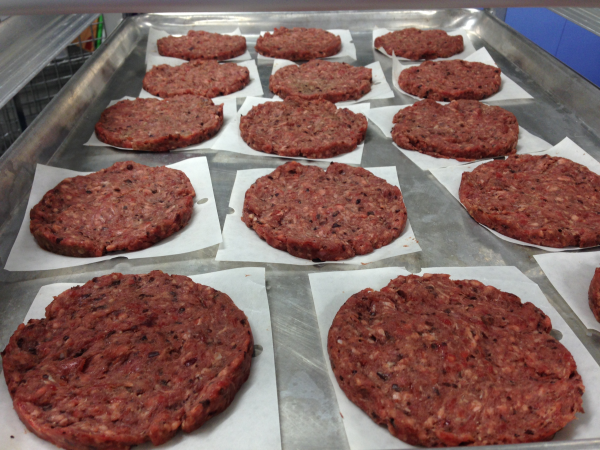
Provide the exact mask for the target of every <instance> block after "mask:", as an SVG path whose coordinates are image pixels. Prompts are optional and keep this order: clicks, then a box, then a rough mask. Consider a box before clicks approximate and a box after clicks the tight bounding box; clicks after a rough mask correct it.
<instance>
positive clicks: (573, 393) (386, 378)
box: [327, 274, 584, 447]
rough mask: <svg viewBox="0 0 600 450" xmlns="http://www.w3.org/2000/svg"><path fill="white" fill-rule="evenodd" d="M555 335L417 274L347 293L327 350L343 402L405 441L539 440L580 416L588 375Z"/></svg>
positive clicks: (494, 295)
mask: <svg viewBox="0 0 600 450" xmlns="http://www.w3.org/2000/svg"><path fill="white" fill-rule="evenodd" d="M551 329H552V325H551V322H550V319H549V318H548V317H547V316H546V315H545V314H544V313H543V312H542V311H541V310H540V309H538V308H536V307H535V306H534V305H532V304H531V303H521V301H520V299H519V298H518V297H517V296H515V295H512V294H508V293H506V292H502V291H499V290H498V289H496V288H494V287H492V286H485V285H484V284H482V283H480V282H479V281H475V280H462V281H452V280H450V278H449V276H448V275H431V274H425V275H424V276H423V277H419V276H415V275H410V276H408V277H404V276H400V277H398V278H396V279H394V280H392V281H391V282H390V284H388V286H386V287H385V288H383V289H382V290H381V291H373V290H371V289H365V290H363V291H361V292H359V293H357V294H355V295H353V296H352V297H350V298H349V299H348V300H347V301H346V303H345V304H344V305H343V306H342V307H341V308H340V310H339V311H338V313H337V315H336V316H335V318H334V320H333V323H332V325H331V328H330V330H329V336H328V340H327V348H328V351H329V357H330V359H331V366H332V369H333V372H334V374H335V377H336V379H337V381H338V383H339V385H340V387H341V388H342V390H343V391H344V393H345V394H346V395H347V396H348V398H349V399H350V400H351V401H352V402H354V403H355V404H356V405H357V406H358V407H360V408H361V409H362V410H363V411H365V412H366V413H367V414H368V415H369V417H370V418H371V419H373V421H375V422H376V423H378V424H380V425H383V426H385V427H387V428H388V430H389V432H390V433H391V434H392V435H394V436H396V437H397V438H398V439H401V440H402V441H404V442H407V443H409V444H411V445H418V446H425V447H454V446H465V445H493V444H512V443H520V442H536V441H545V440H548V439H551V438H552V436H553V435H554V433H556V432H557V431H558V430H560V429H561V428H563V427H564V426H565V425H567V423H569V422H570V421H572V420H573V419H575V413H576V412H583V408H582V395H583V390H584V386H583V383H582V381H581V376H580V375H579V374H578V373H577V366H576V364H575V361H574V360H573V357H572V356H571V354H570V353H569V351H568V350H567V349H566V348H565V347H563V346H562V345H561V343H560V342H558V341H557V340H556V339H554V338H553V337H552V336H551V335H550V334H549V332H550V330H551Z"/></svg>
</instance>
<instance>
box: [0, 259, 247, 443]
mask: <svg viewBox="0 0 600 450" xmlns="http://www.w3.org/2000/svg"><path fill="white" fill-rule="evenodd" d="M252 352H253V341H252V332H251V330H250V325H249V324H248V320H247V318H246V316H245V315H244V313H243V312H242V311H240V310H239V309H238V308H237V307H236V306H235V305H234V303H233V302H232V301H231V299H230V298H229V297H228V296H227V295H226V294H223V293H222V292H219V291H216V290H214V289H212V288H210V287H208V286H203V285H201V284H196V283H194V282H193V281H192V280H191V279H189V278H188V277H184V276H180V275H167V274H165V273H163V272H160V271H158V270H157V271H154V272H150V273H149V274H147V275H122V274H120V273H113V274H111V275H105V276H103V277H98V278H94V279H93V280H91V281H88V282H87V283H86V284H84V285H83V286H78V287H74V288H72V289H69V290H68V291H65V292H63V293H62V294H60V295H58V296H57V297H54V301H53V302H52V303H51V304H50V305H49V306H48V307H47V308H46V317H45V318H44V319H41V320H37V319H32V320H30V321H29V322H28V323H27V325H24V324H21V325H19V327H18V328H17V331H15V333H14V334H13V335H12V337H11V338H10V341H9V343H8V345H7V346H6V348H5V349H4V351H3V352H2V364H3V368H4V377H5V378H6V384H7V385H8V389H9V392H10V395H11V397H12V399H13V406H14V409H15V411H16V412H17V414H18V415H19V418H20V419H21V421H22V422H23V423H24V424H25V425H26V426H27V428H28V429H29V430H30V431H31V432H33V433H35V434H36V435H37V436H39V437H40V438H42V439H45V440H47V441H50V442H52V443H53V444H55V445H57V446H59V447H62V448H66V449H69V450H90V449H96V450H126V449H129V448H131V446H134V445H139V444H142V443H144V442H146V441H152V443H153V444H154V445H160V444H162V443H164V442H166V441H168V440H169V439H171V438H172V437H173V436H174V435H175V433H177V431H178V430H179V429H180V428H181V429H182V430H183V431H185V432H188V433H189V432H191V431H194V430H195V429H197V428H198V427H200V426H201V425H202V424H203V423H204V422H206V421H207V420H208V419H209V418H210V417H212V416H214V415H215V414H218V413H220V412H221V411H223V410H224V409H225V408H227V406H228V405H229V404H230V403H231V401H232V400H233V397H234V395H235V394H236V392H237V391H238V390H239V389H240V387H241V386H242V384H243V383H244V382H245V381H246V380H247V378H248V374H249V372H250V363H251V358H252Z"/></svg>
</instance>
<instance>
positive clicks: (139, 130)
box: [96, 95, 223, 152]
mask: <svg viewBox="0 0 600 450" xmlns="http://www.w3.org/2000/svg"><path fill="white" fill-rule="evenodd" d="M221 125H223V105H219V106H216V105H215V104H214V103H213V102H212V101H211V100H210V99H208V98H204V97H198V96H196V95H180V96H177V97H173V98H168V99H166V100H158V99H154V98H136V99H135V100H123V101H120V102H119V103H117V104H115V105H113V106H110V107H109V108H107V109H105V110H104V112H103V113H102V115H101V116H100V121H99V122H98V123H97V124H96V136H97V137H98V139H100V140H101V141H102V142H106V143H107V144H110V145H114V146H115V147H121V148H131V149H133V150H145V151H150V152H166V151H169V150H172V149H174V148H182V147H187V146H188V145H193V144H198V143H199V142H203V141H206V140H207V139H210V138H211V137H212V136H214V135H215V134H217V132H218V131H219V130H220V129H221Z"/></svg>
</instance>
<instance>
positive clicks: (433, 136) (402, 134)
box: [392, 100, 519, 161]
mask: <svg viewBox="0 0 600 450" xmlns="http://www.w3.org/2000/svg"><path fill="white" fill-rule="evenodd" d="M394 124H395V125H394V128H393V129H392V139H393V140H394V142H395V143H396V144H398V146H400V147H402V148H404V149H407V150H416V151H418V152H421V153H425V154H426V155H429V156H435V157H436V158H454V159H457V160H459V161H473V160H475V159H482V158H493V157H496V156H504V155H509V154H511V153H516V151H517V140H518V138H519V124H518V123H517V118H516V117H515V115H514V114H513V113H511V112H509V111H506V110H505V109H502V108H500V107H499V106H488V105H484V104H483V103H479V102H478V101H477V100H454V101H452V102H451V103H449V104H448V105H445V106H444V105H440V104H439V103H436V102H434V101H433V100H422V101H420V102H417V103H415V104H414V105H412V106H409V107H407V108H403V109H401V110H400V111H398V113H397V114H396V115H395V116H394Z"/></svg>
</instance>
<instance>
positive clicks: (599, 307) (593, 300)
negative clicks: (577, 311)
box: [588, 268, 600, 322]
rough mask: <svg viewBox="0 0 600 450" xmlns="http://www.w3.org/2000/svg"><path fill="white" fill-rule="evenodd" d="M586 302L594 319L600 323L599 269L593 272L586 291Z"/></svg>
mask: <svg viewBox="0 0 600 450" xmlns="http://www.w3.org/2000/svg"><path fill="white" fill-rule="evenodd" d="M588 300H589V303H590V309H591V310H592V312H593V313H594V317H595V318H596V320H597V321H598V322H600V268H598V269H596V271H595V272H594V278H592V282H591V283H590V289H589V291H588Z"/></svg>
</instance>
